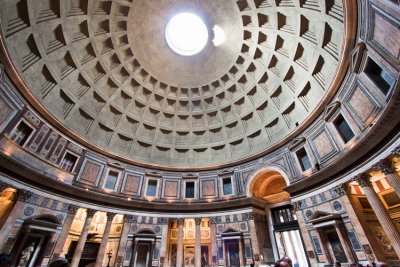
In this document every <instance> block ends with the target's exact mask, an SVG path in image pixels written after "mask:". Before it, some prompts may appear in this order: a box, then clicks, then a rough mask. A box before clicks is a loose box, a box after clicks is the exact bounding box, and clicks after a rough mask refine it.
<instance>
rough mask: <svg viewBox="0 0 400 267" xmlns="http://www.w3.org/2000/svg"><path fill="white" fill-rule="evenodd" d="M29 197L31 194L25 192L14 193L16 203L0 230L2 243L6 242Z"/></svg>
mask: <svg viewBox="0 0 400 267" xmlns="http://www.w3.org/2000/svg"><path fill="white" fill-rule="evenodd" d="M30 196H31V193H30V192H28V191H25V190H20V189H19V190H18V192H17V193H16V196H15V199H16V203H15V205H14V207H12V210H11V212H10V214H9V215H8V217H7V219H6V221H5V222H4V224H3V226H2V228H1V229H0V240H2V241H3V242H4V243H5V242H6V241H7V238H8V236H9V235H10V232H11V230H12V228H13V227H14V224H15V222H16V221H17V219H18V217H19V216H20V215H21V214H22V212H23V208H24V206H25V204H26V201H27V200H28V199H29V197H30ZM4 243H3V244H4ZM3 244H2V245H3ZM0 248H1V246H0Z"/></svg>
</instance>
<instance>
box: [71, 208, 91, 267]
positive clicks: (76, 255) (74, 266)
mask: <svg viewBox="0 0 400 267" xmlns="http://www.w3.org/2000/svg"><path fill="white" fill-rule="evenodd" d="M95 213H96V210H92V209H87V210H86V219H85V223H84V225H83V227H82V231H81V235H80V236H79V240H78V244H76V248H75V252H74V255H73V256H72V261H71V267H78V265H79V261H80V260H81V256H82V252H83V247H84V246H85V243H86V238H87V235H88V233H89V226H90V224H91V223H92V219H93V216H94V214H95Z"/></svg>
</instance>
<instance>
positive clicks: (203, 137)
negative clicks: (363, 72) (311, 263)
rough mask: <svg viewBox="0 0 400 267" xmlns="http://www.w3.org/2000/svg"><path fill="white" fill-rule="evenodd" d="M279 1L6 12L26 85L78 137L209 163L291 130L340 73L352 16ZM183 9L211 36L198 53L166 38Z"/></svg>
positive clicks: (232, 159)
mask: <svg viewBox="0 0 400 267" xmlns="http://www.w3.org/2000/svg"><path fill="white" fill-rule="evenodd" d="M270 2H271V1H262V0H260V1H230V0H221V1H183V0H174V1H156V0H150V1H95V2H94V3H93V5H88V4H85V2H82V1H67V2H65V3H63V2H60V3H58V2H55V3H53V2H51V1H43V2H41V3H40V4H36V5H35V6H34V8H28V9H26V11H24V12H22V11H21V10H22V9H23V8H24V6H23V3H25V2H24V1H22V2H21V5H20V6H17V7H12V8H11V7H8V8H4V9H3V10H2V11H1V12H2V13H1V16H2V18H4V19H2V23H3V25H2V28H3V29H4V34H5V36H6V40H5V41H6V45H7V50H8V55H9V59H10V60H11V61H12V62H13V65H14V67H15V69H16V70H17V73H18V76H19V78H20V79H21V80H22V81H23V85H24V86H23V87H24V89H23V94H24V95H25V96H26V97H28V98H29V100H30V101H31V102H32V103H33V104H34V105H35V106H36V108H37V110H38V111H40V113H41V114H43V115H44V116H45V117H47V118H48V119H49V120H51V121H53V124H54V125H56V126H57V127H58V128H59V129H60V130H62V131H63V132H64V133H66V134H67V135H68V136H69V137H71V138H73V139H75V140H77V141H78V142H80V143H81V144H83V145H86V146H88V147H90V148H91V149H94V150H95V151H98V152H101V153H105V154H106V155H108V156H111V157H114V158H116V159H121V160H124V161H127V162H130V163H134V164H136V165H141V166H158V168H160V169H171V168H176V169H182V168H188V169H190V168H191V169H207V168H216V167H221V166H227V165H232V164H234V163H237V162H241V161H246V160H250V159H253V158H256V157H259V156H260V155H263V154H266V153H268V152H269V151H272V150H274V149H276V148H278V147H280V146H282V145H283V144H285V143H287V142H289V141H290V140H292V139H293V137H295V136H296V135H297V134H298V133H299V132H300V131H301V130H302V129H304V128H305V127H306V126H307V125H309V124H310V123H311V122H312V121H313V120H314V119H315V118H316V116H318V115H319V114H320V113H321V112H322V107H323V105H324V104H325V103H327V101H329V100H330V99H331V97H332V95H333V94H334V93H335V92H336V91H337V89H338V85H339V82H340V80H341V79H342V78H343V73H344V72H340V71H339V70H340V69H341V67H342V69H343V67H344V65H346V64H347V62H345V61H344V60H343V59H344V58H346V57H348V54H347V53H348V52H349V51H348V46H349V41H348V40H349V39H350V38H351V36H350V35H346V31H348V30H347V29H346V24H345V22H346V17H345V16H344V15H342V14H341V13H340V12H339V13H335V12H336V11H335V6H332V7H329V6H328V7H327V11H326V12H325V10H323V7H322V5H318V4H316V5H311V6H309V5H308V4H307V3H306V2H307V1H305V2H304V3H303V4H300V5H298V4H294V2H292V1H276V3H275V4H271V3H270ZM25 8H26V7H25ZM340 8H342V7H340ZM185 12H186V13H188V12H189V13H192V14H195V15H196V16H198V18H201V19H202V20H203V21H204V25H205V27H206V29H207V34H208V36H209V38H208V40H206V41H205V44H204V45H205V47H204V49H202V50H201V51H199V52H198V53H197V54H194V55H191V56H182V55H179V54H177V53H175V52H174V51H173V49H171V47H170V46H169V45H168V40H167V39H166V30H167V29H168V26H167V24H168V22H169V21H170V19H171V18H173V17H174V16H175V15H177V14H179V13H185ZM17 14H18V15H19V16H20V18H19V19H20V20H21V21H20V23H21V24H13V23H12V21H11V20H12V18H14V17H15V16H16V15H17ZM20 27H23V28H24V29H23V31H19V32H16V30H17V29H18V30H20ZM218 34H219V35H218ZM221 34H222V35H223V36H222V39H223V41H222V42H221V43H218V44H217V45H216V43H215V42H213V40H214V39H215V38H217V37H218V38H219V39H221V37H220V36H221ZM189 38H190V37H189ZM191 38H192V39H193V38H195V37H193V36H192V37H191Z"/></svg>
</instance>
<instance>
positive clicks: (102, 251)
mask: <svg viewBox="0 0 400 267" xmlns="http://www.w3.org/2000/svg"><path fill="white" fill-rule="evenodd" d="M114 216H115V213H112V212H107V223H106V226H105V227H104V233H103V237H102V238H101V243H100V248H99V252H98V253H97V257H96V264H95V265H94V266H95V267H101V266H102V264H103V259H104V254H105V252H106V248H107V243H108V237H109V236H110V230H111V225H112V221H113V219H114Z"/></svg>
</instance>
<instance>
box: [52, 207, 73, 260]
mask: <svg viewBox="0 0 400 267" xmlns="http://www.w3.org/2000/svg"><path fill="white" fill-rule="evenodd" d="M78 209H79V207H78V206H75V205H72V204H69V206H68V211H67V212H68V213H67V216H66V217H65V220H64V223H63V228H62V230H61V233H60V235H59V236H58V240H57V242H56V245H55V247H54V251H53V258H57V257H59V256H60V255H62V254H63V248H64V245H65V241H66V240H67V237H68V234H69V230H70V229H71V226H72V223H73V222H74V218H75V215H76V212H77V211H78ZM65 252H66V251H65Z"/></svg>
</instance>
